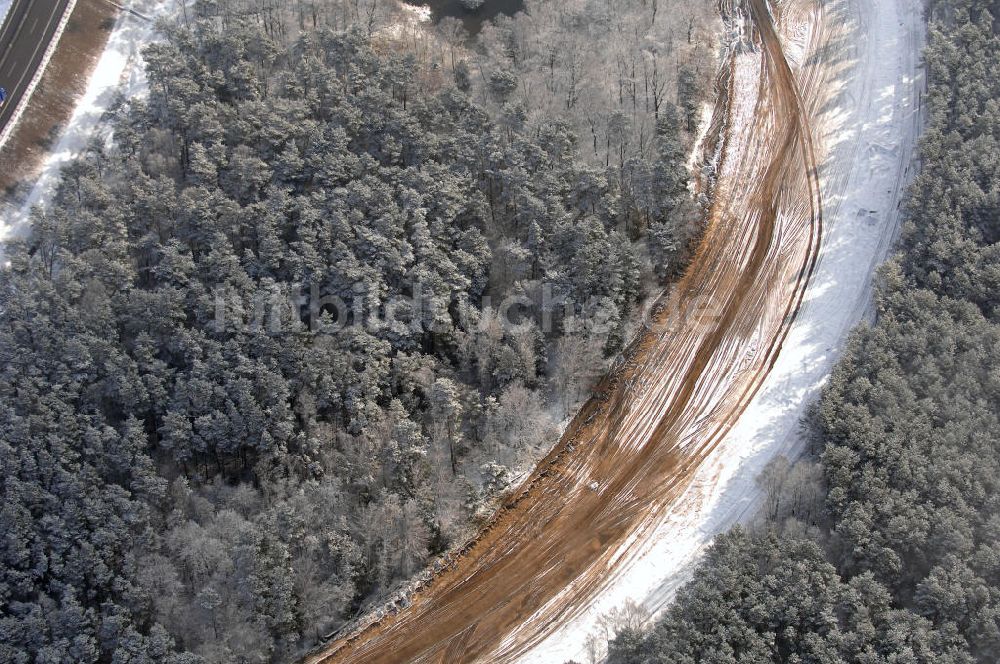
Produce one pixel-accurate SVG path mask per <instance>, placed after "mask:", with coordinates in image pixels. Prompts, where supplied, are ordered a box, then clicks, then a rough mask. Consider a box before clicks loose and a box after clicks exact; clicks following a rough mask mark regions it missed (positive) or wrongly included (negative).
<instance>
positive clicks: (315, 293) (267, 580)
mask: <svg viewBox="0 0 1000 664" xmlns="http://www.w3.org/2000/svg"><path fill="white" fill-rule="evenodd" d="M527 10H528V11H527V14H525V15H523V16H519V17H517V18H513V19H511V18H506V17H501V18H499V19H498V20H496V21H495V22H493V23H492V24H489V25H486V26H485V27H484V28H483V30H482V32H481V34H480V36H479V37H478V38H473V37H470V36H468V35H467V34H466V33H465V32H464V30H465V28H464V27H462V26H461V25H459V24H457V23H456V22H454V21H448V20H444V21H442V22H440V23H438V24H437V25H431V24H428V23H421V22H419V21H415V19H413V18H412V16H413V11H412V10H408V9H406V8H402V7H400V6H399V5H398V4H393V3H386V2H376V1H375V0H349V1H346V0H341V1H337V0H329V1H321V0H315V1H306V0H300V1H298V2H293V3H284V2H275V1H274V0H268V1H265V2H258V1H256V0H255V1H254V2H245V1H240V0H211V1H210V0H202V1H199V2H195V3H193V5H190V6H188V5H186V4H183V3H181V5H180V7H179V9H178V15H177V16H176V18H175V20H173V21H171V22H169V23H166V24H164V25H163V26H162V40H161V41H160V42H158V43H156V44H154V45H152V46H150V47H149V49H148V52H147V53H146V61H147V64H148V71H147V73H148V78H149V83H150V88H149V95H148V98H143V99H135V100H131V101H129V100H124V99H123V100H122V101H121V103H120V104H117V105H116V106H115V107H114V109H113V111H112V112H111V114H110V116H111V117H109V119H108V122H110V123H111V127H112V129H113V136H114V140H113V142H112V143H111V144H105V143H103V142H102V143H95V144H94V145H93V146H92V148H91V149H89V150H88V151H87V152H86V154H84V155H83V156H82V158H81V159H79V160H78V161H77V162H76V163H74V164H73V165H72V166H71V167H69V168H68V169H67V170H66V171H65V173H64V176H63V179H62V182H61V185H60V187H59V189H58V194H57V196H56V198H55V200H54V201H53V202H52V204H51V205H50V206H49V207H48V208H47V209H46V210H44V211H42V210H39V211H36V213H35V214H34V216H33V219H32V229H31V234H30V237H29V238H28V239H26V240H24V241H18V242H12V243H11V244H9V245H8V246H7V247H6V256H7V257H8V258H9V261H10V266H9V269H6V270H4V271H3V272H0V354H2V360H0V367H2V369H0V374H2V375H0V404H2V407H0V467H2V468H3V473H2V476H0V500H2V503H3V504H2V507H0V524H2V532H3V533H4V536H3V537H2V538H0V558H2V560H3V563H2V565H0V634H2V635H3V638H2V639H0V661H4V662H130V663H133V664H138V663H142V662H167V663H168V664H188V663H193V662H271V661H287V660H289V659H292V658H293V657H294V656H295V655H296V654H297V653H300V652H301V651H302V650H303V649H304V648H305V647H307V646H309V645H310V644H312V643H315V642H316V641H317V640H318V639H319V638H320V637H321V636H323V635H325V634H326V633H328V632H330V631H331V630H333V629H335V628H337V627H338V626H340V625H342V624H343V623H344V622H345V621H347V620H349V619H350V618H352V617H353V616H355V615H357V614H358V613H359V612H361V611H364V610H366V609H367V608H369V607H370V606H371V605H373V604H377V603H378V602H379V601H380V600H382V599H384V598H385V597H386V596H387V595H389V594H390V593H392V592H395V591H397V590H399V589H400V588H402V587H404V586H405V584H406V582H407V581H408V580H409V579H411V578H412V577H413V576H414V575H415V574H417V573H418V572H420V571H421V570H422V569H423V568H424V566H425V564H426V563H427V562H428V560H430V559H431V558H432V557H433V556H435V555H436V554H439V553H441V552H444V551H446V550H448V549H449V548H450V547H453V546H455V545H456V544H459V543H461V542H462V541H463V540H464V539H465V538H466V537H468V535H469V534H470V533H471V532H472V531H473V529H474V528H475V526H476V524H477V523H478V522H479V521H480V520H481V519H482V518H484V517H485V515H487V514H488V513H489V512H490V510H491V507H492V505H493V500H494V499H495V497H496V496H497V495H498V492H501V491H502V490H503V489H504V488H506V487H507V486H508V484H509V483H510V482H511V480H512V477H513V476H514V475H515V474H516V473H517V472H520V471H522V470H523V469H525V468H527V467H529V466H530V464H531V463H532V462H533V461H534V460H535V459H537V458H538V456H539V455H540V454H541V453H542V451H544V450H545V449H546V447H547V446H548V445H550V444H552V443H553V442H555V439H556V437H557V434H558V431H559V428H560V423H561V422H562V421H563V420H564V418H565V417H566V415H567V414H569V413H571V412H572V410H573V408H574V406H575V405H576V404H577V403H578V401H579V400H580V398H581V397H583V396H585V395H586V394H587V391H588V387H589V385H590V381H591V380H593V379H594V378H595V377H597V376H598V375H599V374H600V373H601V372H602V371H603V370H604V368H605V366H606V363H607V361H608V358H610V357H612V356H613V355H614V354H615V353H616V352H617V351H618V350H619V349H620V348H621V347H622V345H623V343H624V342H625V340H626V338H627V336H628V334H629V331H630V329H631V327H630V326H632V325H634V323H635V316H636V312H637V309H638V307H639V305H640V304H641V303H642V301H643V299H644V298H645V297H647V296H648V295H649V294H650V293H652V292H654V291H655V290H656V289H657V288H658V287H659V285H660V284H662V283H663V281H664V280H666V279H669V278H670V277H671V276H672V275H675V274H676V273H677V271H678V270H679V269H680V268H681V267H682V266H683V263H684V261H685V256H686V254H687V252H688V250H689V248H690V247H691V245H692V242H694V241H695V240H696V238H697V234H698V226H697V221H696V220H697V206H696V203H695V202H694V201H692V199H691V194H690V191H689V189H688V178H689V171H688V168H687V166H686V163H685V162H686V160H687V154H688V151H689V148H690V146H691V145H692V143H693V142H694V138H695V136H694V135H695V131H696V129H697V125H698V118H699V114H700V108H701V105H702V103H703V102H704V101H705V99H706V98H707V96H708V95H709V94H710V87H711V77H712V74H713V65H712V50H713V47H714V44H713V43H712V39H713V34H714V33H713V27H712V26H711V24H710V22H711V21H712V11H713V8H712V7H711V6H710V3H689V2H670V3H668V2H663V1H662V0H661V1H658V0H629V1H627V2H607V3H605V2H586V1H583V0H563V1H559V2H529V3H528V4H527ZM609 42H610V43H614V44H615V48H613V49H608V48H606V47H605V46H604V45H605V44H607V43H609ZM390 305H392V306H390ZM584 321H586V322H584Z"/></svg>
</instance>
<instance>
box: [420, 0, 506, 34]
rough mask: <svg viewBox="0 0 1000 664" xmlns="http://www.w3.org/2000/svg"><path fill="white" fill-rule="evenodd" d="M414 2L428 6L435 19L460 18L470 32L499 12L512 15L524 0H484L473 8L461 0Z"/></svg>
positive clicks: (472, 32)
mask: <svg viewBox="0 0 1000 664" xmlns="http://www.w3.org/2000/svg"><path fill="white" fill-rule="evenodd" d="M414 4H420V5H424V6H426V7H430V8H431V12H432V14H433V16H434V20H435V21H440V20H441V19H442V18H444V17H445V16H454V17H455V18H457V19H461V21H462V22H463V23H464V24H465V29H466V30H468V31H469V33H470V34H476V33H478V32H479V29H480V28H482V27H483V24H484V23H488V22H489V21H490V20H491V19H493V18H494V17H496V16H498V15H499V14H507V15H508V16H513V15H514V14H516V13H517V12H519V11H521V10H522V9H524V0H486V1H485V2H483V4H482V5H481V6H480V7H479V9H475V10H469V9H466V7H465V5H464V4H463V3H462V0H421V1H420V2H415V3H414Z"/></svg>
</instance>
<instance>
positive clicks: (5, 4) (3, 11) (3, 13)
mask: <svg viewBox="0 0 1000 664" xmlns="http://www.w3.org/2000/svg"><path fill="white" fill-rule="evenodd" d="M12 4H14V0H0V25H3V22H4V20H5V19H6V18H7V12H9V11H10V6H11V5H12Z"/></svg>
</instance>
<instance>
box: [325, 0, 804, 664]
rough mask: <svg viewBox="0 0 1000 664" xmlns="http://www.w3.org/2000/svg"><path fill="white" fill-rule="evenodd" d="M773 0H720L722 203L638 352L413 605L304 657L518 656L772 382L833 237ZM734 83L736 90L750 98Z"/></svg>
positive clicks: (798, 79) (392, 663) (619, 553)
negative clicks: (826, 230)
mask: <svg viewBox="0 0 1000 664" xmlns="http://www.w3.org/2000/svg"><path fill="white" fill-rule="evenodd" d="M772 11H776V10H775V9H774V8H773V7H770V6H768V4H767V3H766V1H765V0H748V1H747V2H746V3H742V4H737V3H734V2H723V6H722V12H723V15H724V16H725V17H726V18H727V23H728V24H729V25H730V26H743V27H742V30H743V33H744V35H743V39H742V40H741V41H742V44H743V46H742V47H741V48H735V49H733V52H734V53H735V52H737V51H741V50H745V49H746V48H752V49H753V52H754V53H755V55H754V57H751V58H736V57H731V58H730V59H729V60H728V61H727V62H726V63H724V65H723V68H722V71H721V73H720V77H719V84H720V89H722V90H723V91H727V90H728V91H729V93H728V94H726V93H724V94H722V95H720V102H719V104H718V106H717V108H716V117H717V118H724V120H723V122H724V125H723V126H721V134H720V135H721V140H722V143H721V145H720V150H719V153H718V154H719V157H718V160H717V164H716V173H715V176H716V177H715V178H714V184H713V191H714V198H713V201H714V202H713V204H712V207H711V210H710V213H709V219H708V226H707V229H706V233H705V237H704V240H703V242H702V244H701V247H700V249H699V251H698V253H697V254H696V256H695V257H694V260H693V261H692V264H691V266H690V268H689V270H688V272H687V274H686V275H685V277H684V278H683V279H682V280H681V282H680V283H679V284H678V285H677V286H676V287H675V288H674V289H672V291H671V293H670V295H669V296H665V298H664V300H663V302H662V303H661V304H660V306H658V307H657V309H656V311H655V314H654V315H653V317H652V320H651V323H650V325H649V329H648V331H647V332H646V333H645V334H644V335H643V336H642V337H641V338H640V339H639V340H638V341H637V342H636V343H635V344H633V346H632V347H631V348H630V350H629V352H628V353H626V357H627V362H625V363H624V365H623V366H622V367H621V368H620V369H619V370H618V371H617V372H615V373H614V374H613V375H612V376H610V377H608V378H607V379H605V380H604V381H603V382H602V384H601V385H600V386H599V387H598V388H597V396H595V397H594V398H593V399H591V400H590V402H588V403H587V404H586V405H585V407H584V408H583V409H582V411H581V412H580V413H579V414H578V415H577V416H576V418H575V419H574V421H573V422H572V424H571V425H570V426H569V428H568V429H567V431H566V433H565V435H564V436H563V438H562V440H561V441H560V443H559V444H558V445H557V446H556V447H555V448H554V449H553V451H552V452H551V453H550V454H549V455H548V457H547V458H546V459H545V460H544V461H543V462H542V463H541V464H540V465H539V466H538V468H537V469H536V470H535V472H534V473H533V474H532V475H531V476H530V477H529V478H528V479H527V480H526V481H525V482H524V484H523V485H522V486H521V487H519V489H518V490H517V491H516V492H515V493H514V494H512V495H511V497H510V499H509V500H508V502H507V504H506V505H505V506H504V507H503V508H502V509H501V510H500V511H499V512H498V513H497V515H496V516H495V517H494V519H493V520H492V521H491V523H490V525H489V526H488V527H487V528H486V529H485V530H484V531H483V532H482V533H481V535H480V536H479V537H478V538H477V539H476V540H475V541H474V542H472V543H471V544H470V545H469V546H468V547H467V548H466V549H465V550H464V551H463V552H462V553H461V554H460V555H457V556H455V557H454V558H453V559H452V561H451V562H450V563H449V564H448V566H447V567H445V568H444V569H443V570H441V571H440V572H439V573H438V574H437V575H436V576H435V577H434V578H433V580H431V581H430V582H429V583H426V584H425V585H424V586H423V587H422V588H421V589H420V590H419V591H417V592H416V593H415V594H414V595H413V596H412V597H411V600H410V603H409V605H408V606H406V607H405V608H404V607H400V608H399V610H398V611H396V612H395V613H393V614H391V615H387V616H383V617H381V619H378V620H373V621H371V622H369V623H368V624H367V625H365V626H362V627H361V628H359V629H357V630H355V631H354V632H353V633H350V634H348V635H345V636H343V637H342V638H339V639H337V640H335V641H332V642H331V643H329V644H327V645H326V646H324V647H323V648H322V649H320V650H318V651H317V652H315V653H314V654H312V655H311V656H309V657H308V658H307V659H306V661H307V662H310V663H314V664H318V663H321V662H322V663H331V662H352V663H353V662H359V663H360V662H384V663H386V664H397V663H400V662H441V663H447V664H453V663H460V662H490V663H500V662H511V661H515V660H517V659H518V658H519V657H521V656H523V655H524V654H525V653H526V652H528V651H529V650H530V649H531V648H532V647H533V646H534V645H536V644H537V643H539V642H540V641H541V640H542V639H544V638H545V637H546V636H547V635H549V634H550V633H551V632H552V631H553V630H554V629H556V628H557V627H558V626H560V625H562V624H565V623H566V622H567V621H569V620H571V619H573V618H574V617H575V616H576V615H577V614H578V612H579V611H580V610H581V607H582V606H584V605H585V604H586V603H587V601H589V599H590V598H593V597H594V596H596V595H597V594H598V593H600V592H601V591H602V590H603V589H604V587H605V584H606V583H607V579H608V578H610V577H611V576H612V575H611V574H610V572H611V570H613V569H615V568H616V566H620V565H622V564H624V563H625V562H627V558H628V555H629V553H628V552H629V546H628V544H629V543H630V542H634V541H637V540H639V539H641V538H642V537H643V536H644V535H645V534H646V533H648V532H649V530H650V529H651V528H653V527H654V526H655V524H656V523H658V521H659V518H660V517H661V516H662V514H663V512H664V510H665V509H667V508H668V507H669V506H670V505H671V503H672V501H675V500H676V499H677V498H678V496H680V495H681V493H682V492H683V491H684V490H685V488H686V487H687V486H688V484H689V482H690V479H691V477H692V475H693V472H694V469H695V468H697V467H698V465H699V464H700V463H701V462H702V461H703V460H704V459H705V458H706V457H707V456H708V455H709V454H710V452H711V451H712V450H713V449H714V447H715V446H716V445H718V443H719V441H720V440H721V439H722V437H723V436H725V434H726V432H727V431H728V430H729V429H730V428H731V427H732V425H733V423H734V422H735V420H736V419H737V418H738V417H739V415H740V414H741V413H742V412H743V410H744V409H745V408H746V406H747V404H748V402H749V401H750V399H751V398H752V397H753V395H754V394H755V392H756V391H757V389H759V387H760V385H761V382H762V380H763V378H764V377H765V376H766V375H767V372H768V371H769V369H770V367H771V366H772V365H773V363H774V360H775V358H776V356H777V353H778V351H779V350H780V347H781V344H782V342H783V340H784V338H785V335H786V334H787V332H788V329H789V326H790V324H791V322H792V320H793V319H794V316H795V313H796V311H797V310H798V307H799V306H800V304H801V302H802V297H803V293H804V291H805V287H806V284H807V282H808V279H809V275H810V273H811V271H812V268H813V266H814V265H815V261H816V256H817V252H818V248H819V243H820V234H821V232H822V203H821V201H820V199H819V185H818V178H817V163H816V155H815V154H814V147H813V133H812V128H811V126H810V115H811V112H810V110H809V109H810V108H811V104H810V103H808V102H807V101H806V100H805V99H804V95H805V94H806V92H807V91H808V90H809V88H810V85H811V82H810V80H809V78H810V76H811V74H809V73H808V70H806V69H798V68H795V69H793V66H792V65H791V64H790V63H789V60H788V58H787V57H786V53H785V50H784V46H783V43H782V39H781V37H779V35H778V33H777V31H776V27H775V25H776V23H775V21H776V17H775V16H772V13H771V12H772ZM737 91H738V94H737Z"/></svg>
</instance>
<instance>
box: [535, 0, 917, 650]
mask: <svg viewBox="0 0 1000 664" xmlns="http://www.w3.org/2000/svg"><path fill="white" fill-rule="evenodd" d="M823 5H824V15H823V23H822V25H823V26H825V29H826V30H828V31H830V32H833V33H839V34H833V35H832V36H831V38H830V39H829V43H831V44H836V43H838V42H840V43H841V44H846V46H843V45H841V46H838V48H841V49H843V51H844V52H843V53H841V54H835V55H833V56H828V59H829V60H830V61H831V67H833V68H836V67H840V68H841V69H840V70H839V71H835V72H834V75H833V76H831V77H830V80H829V81H828V82H827V88H828V89H829V90H830V93H829V95H828V98H829V99H830V101H831V103H829V104H828V107H827V109H826V110H825V111H823V112H822V114H820V115H819V122H818V123H817V126H816V128H817V133H819V134H820V136H819V137H820V139H821V141H822V142H823V144H824V148H825V153H826V159H825V160H824V166H823V172H822V174H821V177H822V183H823V185H822V186H823V199H824V216H825V222H824V223H825V225H824V237H823V243H822V247H821V250H820V258H819V263H818V265H817V267H816V271H815V272H814V274H813V278H812V281H811V283H810V285H809V287H808V289H807V291H806V297H805V301H804V304H803V306H802V308H801V310H800V312H799V315H798V317H797V319H796V320H795V323H794V324H793V326H792V328H791V330H790V333H789V336H788V337H787V339H786V340H785V343H784V345H783V348H782V351H781V353H780V354H779V356H778V360H777V363H776V364H775V366H774V368H773V370H772V371H771V373H770V374H769V376H768V377H767V379H766V380H765V382H764V384H763V386H762V388H761V390H760V392H758V394H757V396H756V398H755V399H754V400H753V401H752V403H751V404H750V406H749V408H748V409H747V410H746V412H745V413H744V414H743V416H742V417H741V418H740V420H739V421H738V422H737V424H736V426H735V427H734V428H733V430H732V431H731V432H730V433H729V434H728V435H727V437H726V439H725V440H724V442H723V444H721V445H720V446H719V447H718V448H717V449H716V450H715V452H714V453H713V455H712V456H711V457H710V458H709V459H708V460H707V461H706V462H705V463H704V464H703V465H702V466H701V468H700V469H699V470H698V472H697V474H696V476H695V479H694V481H693V482H692V484H691V486H690V488H689V489H688V490H687V491H686V493H685V494H684V496H683V498H682V499H681V500H680V501H678V504H676V505H675V506H673V507H672V508H671V510H670V511H669V512H668V513H667V515H666V516H665V518H664V519H663V521H662V522H661V524H660V525H659V526H658V528H657V529H656V531H655V533H654V534H653V535H652V536H651V537H648V538H646V539H645V540H644V541H642V542H636V543H635V544H634V546H636V547H639V548H640V549H641V551H640V552H639V554H638V555H636V556H635V557H634V558H633V560H634V562H632V563H631V564H630V565H629V566H628V567H627V568H626V569H623V570H621V571H620V572H619V573H617V574H616V576H615V578H614V579H613V580H612V582H611V583H610V584H609V589H608V591H607V592H605V593H603V594H602V595H601V596H600V597H599V598H598V599H597V600H596V601H595V602H594V603H593V604H592V605H591V606H590V607H588V609H587V610H586V611H585V612H584V613H582V614H581V615H580V617H579V618H578V619H576V620H574V621H572V622H570V623H569V624H567V625H565V626H564V627H562V628H561V629H560V630H559V631H557V632H555V633H554V634H553V635H552V636H550V637H549V638H548V639H546V640H545V641H543V642H542V643H541V644H540V645H539V646H538V647H536V648H535V649H534V650H532V651H531V652H530V653H529V654H528V655H527V656H526V657H524V658H523V661H525V662H532V663H535V662H538V663H541V662H563V661H567V660H569V659H575V660H576V661H586V656H587V655H586V645H585V643H586V638H587V636H588V635H590V634H600V635H603V633H604V632H603V630H601V629H599V627H598V626H599V622H598V621H599V619H600V617H601V616H602V615H606V614H607V613H609V612H610V611H611V610H613V609H616V608H618V607H621V606H622V605H623V604H625V602H626V601H628V600H633V601H636V602H637V603H639V604H641V605H642V606H644V607H645V608H646V609H648V610H649V611H651V612H653V613H654V614H655V613H657V612H659V611H661V610H662V609H663V608H664V607H665V606H666V605H667V604H668V603H669V602H670V601H671V599H672V598H673V596H674V593H675V592H676V590H677V589H678V587H679V586H681V585H682V584H683V583H684V582H685V581H686V580H687V579H689V578H690V574H691V572H692V570H693V568H694V566H695V564H696V563H697V561H698V560H699V559H700V557H701V555H702V554H703V552H704V550H705V548H706V547H707V546H708V545H709V544H710V543H711V541H712V539H713V538H714V537H715V536H716V535H717V534H719V533H721V532H724V531H725V530H727V529H729V528H730V527H731V526H732V525H734V524H736V523H738V522H741V521H746V520H748V519H750V518H752V517H753V516H754V514H755V513H756V511H757V508H758V506H759V505H760V500H761V494H760V491H759V490H758V488H757V486H756V482H755V480H756V477H757V476H758V474H759V473H760V471H761V470H762V469H763V468H764V466H766V465H767V463H768V462H769V461H771V460H772V459H774V458H775V457H777V456H779V455H785V456H789V457H795V456H797V455H799V454H801V452H802V450H803V445H804V440H803V437H802V435H801V432H800V426H801V419H802V415H803V414H804V412H805V409H806V407H807V406H808V405H809V404H811V403H813V402H815V400H816V399H817V397H818V396H819V394H820V390H821V388H822V386H823V384H824V382H825V381H826V379H827V378H828V376H829V374H830V371H831V369H832V367H833V364H834V362H835V360H836V359H837V357H838V356H839V355H840V353H841V351H842V349H843V347H844V344H845V342H846V340H847V337H848V334H849V333H850V331H851V329H852V328H853V327H854V326H855V325H856V324H857V323H858V322H860V321H861V320H862V319H863V318H864V317H865V316H866V315H867V314H868V312H869V310H870V305H871V295H872V277H873V272H874V270H875V268H876V267H877V266H878V265H879V264H880V263H881V262H883V261H884V260H885V258H886V257H887V255H888V253H889V250H890V248H891V246H892V243H893V241H894V239H895V237H896V234H897V231H898V226H899V207H898V206H899V201H900V197H901V194H902V188H903V187H904V186H905V184H906V183H907V182H908V181H909V178H910V176H911V171H912V167H911V160H912V156H913V148H914V145H915V141H916V137H917V135H918V133H919V128H920V111H919V95H920V90H921V89H922V87H923V79H922V71H921V69H920V51H921V49H922V47H923V40H924V25H923V21H922V19H921V8H920V3H919V1H918V0H832V1H831V0H827V1H826V2H824V3H823ZM785 34H786V36H787V35H789V34H790V35H792V37H793V38H792V39H791V40H790V42H792V43H789V44H788V46H789V47H790V48H789V51H790V53H789V56H790V59H791V60H792V61H793V63H794V62H795V61H799V62H801V58H802V52H801V50H800V44H799V42H801V41H803V40H805V39H807V38H808V36H809V35H810V34H811V30H810V29H808V28H807V27H805V26H791V29H789V30H787V31H786V33H785ZM840 36H843V37H846V39H844V40H840V39H838V37H840ZM841 56H842V57H841ZM841 62H843V63H846V64H838V63H841ZM632 553H635V552H634V551H633V552H632Z"/></svg>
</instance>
